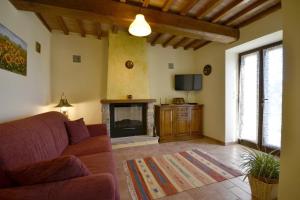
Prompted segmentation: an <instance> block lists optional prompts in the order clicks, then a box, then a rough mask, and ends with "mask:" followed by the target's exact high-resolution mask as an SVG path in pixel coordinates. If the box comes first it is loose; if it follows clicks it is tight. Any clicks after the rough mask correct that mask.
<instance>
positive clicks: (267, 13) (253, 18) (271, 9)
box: [237, 2, 281, 28]
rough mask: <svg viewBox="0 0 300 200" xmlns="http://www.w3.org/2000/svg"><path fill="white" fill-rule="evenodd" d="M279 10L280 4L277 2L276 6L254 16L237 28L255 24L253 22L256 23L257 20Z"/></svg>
mask: <svg viewBox="0 0 300 200" xmlns="http://www.w3.org/2000/svg"><path fill="white" fill-rule="evenodd" d="M279 9H281V2H279V3H278V4H276V5H274V6H272V7H270V8H268V9H267V10H265V11H263V12H261V13H259V14H257V15H255V16H254V17H251V18H250V19H247V20H246V21H243V22H241V23H240V24H238V25H237V26H238V27H239V28H241V27H244V26H247V25H248V24H251V23H253V22H255V21H257V20H259V19H261V18H263V17H265V16H267V15H269V14H271V13H273V12H275V11H277V10H279Z"/></svg>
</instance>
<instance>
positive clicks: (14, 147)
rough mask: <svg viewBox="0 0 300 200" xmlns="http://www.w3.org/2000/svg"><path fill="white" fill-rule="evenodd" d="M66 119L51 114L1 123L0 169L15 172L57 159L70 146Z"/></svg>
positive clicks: (60, 115) (58, 114) (56, 113)
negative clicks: (21, 168)
mask: <svg viewBox="0 0 300 200" xmlns="http://www.w3.org/2000/svg"><path fill="white" fill-rule="evenodd" d="M66 120H67V119H66V117H65V116H64V115H62V114H61V113H59V112H48V113H43V114H40V115H35V116H32V117H29V118H26V119H22V120H17V121H13V122H9V123H4V124H0V167H3V168H5V169H14V168H17V167H20V166H23V165H27V164H31V163H34V162H38V161H41V160H48V159H53V158H56V157H58V156H59V155H60V154H61V153H62V152H63V150H64V149H65V148H66V146H67V145H68V143H69V141H68V135H67V131H66V128H65V125H64V122H65V121H66Z"/></svg>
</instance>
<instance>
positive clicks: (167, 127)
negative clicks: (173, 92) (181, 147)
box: [160, 108, 174, 137]
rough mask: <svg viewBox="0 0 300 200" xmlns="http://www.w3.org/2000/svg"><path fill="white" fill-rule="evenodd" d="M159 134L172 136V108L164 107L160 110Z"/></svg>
mask: <svg viewBox="0 0 300 200" xmlns="http://www.w3.org/2000/svg"><path fill="white" fill-rule="evenodd" d="M160 119H161V121H160V123H161V124H160V130H161V131H160V136H161V137H172V136H173V127H174V125H173V109H171V108H164V109H161V112H160Z"/></svg>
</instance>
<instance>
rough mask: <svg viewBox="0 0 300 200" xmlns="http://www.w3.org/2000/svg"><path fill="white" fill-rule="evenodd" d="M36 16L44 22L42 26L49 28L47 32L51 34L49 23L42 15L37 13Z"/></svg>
mask: <svg viewBox="0 0 300 200" xmlns="http://www.w3.org/2000/svg"><path fill="white" fill-rule="evenodd" d="M35 15H36V16H37V17H38V18H39V20H40V21H41V22H42V24H44V26H45V27H46V28H47V30H48V31H49V32H51V31H52V29H51V27H50V26H49V24H48V23H47V21H46V20H45V18H44V17H43V16H42V15H41V14H40V13H35Z"/></svg>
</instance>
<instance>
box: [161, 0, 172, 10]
mask: <svg viewBox="0 0 300 200" xmlns="http://www.w3.org/2000/svg"><path fill="white" fill-rule="evenodd" d="M172 3H173V0H165V3H164V6H163V8H162V11H164V12H167V11H168V10H169V8H170V7H171V5H172Z"/></svg>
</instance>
